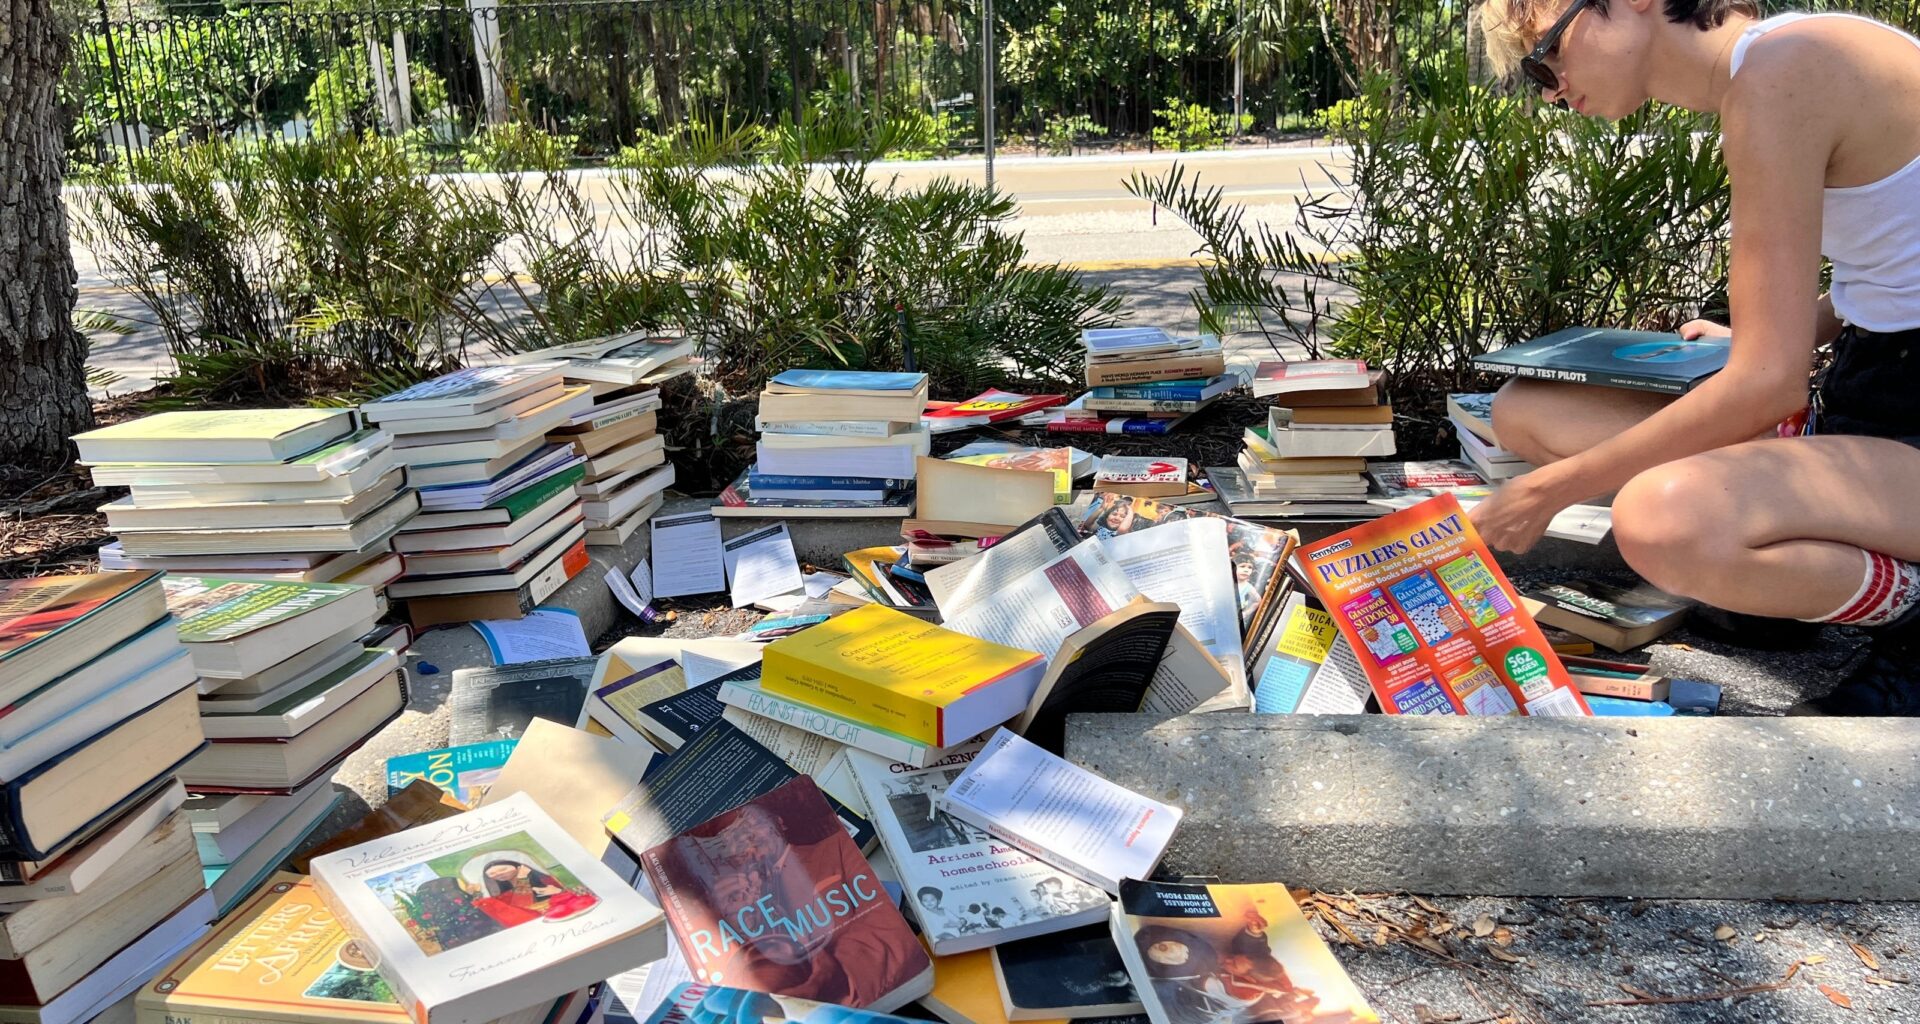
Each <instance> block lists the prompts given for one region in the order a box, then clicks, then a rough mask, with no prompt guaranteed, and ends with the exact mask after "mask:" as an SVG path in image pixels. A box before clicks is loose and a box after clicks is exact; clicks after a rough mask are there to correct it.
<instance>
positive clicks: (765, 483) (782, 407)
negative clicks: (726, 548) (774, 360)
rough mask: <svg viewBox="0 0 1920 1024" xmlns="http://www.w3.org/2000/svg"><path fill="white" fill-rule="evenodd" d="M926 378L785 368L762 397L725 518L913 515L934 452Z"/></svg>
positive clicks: (723, 506)
mask: <svg viewBox="0 0 1920 1024" xmlns="http://www.w3.org/2000/svg"><path fill="white" fill-rule="evenodd" d="M926 405H927V375H926V374H924V373H867V372H858V371H849V370H788V371H786V372H785V373H782V374H780V375H779V376H777V377H775V378H773V379H772V380H771V381H769V382H768V383H767V387H766V390H764V391H762V392H761V393H760V414H759V419H758V421H757V425H758V427H759V429H760V443H759V446H758V449H757V451H756V452H755V461H754V464H753V465H752V466H749V467H748V468H747V470H746V472H744V473H742V474H740V476H739V478H738V479H736V480H734V482H733V483H732V484H730V485H729V486H728V487H727V489H726V490H724V491H722V492H721V493H720V497H719V498H718V499H717V500H716V501H715V502H714V506H713V514H714V515H720V516H759V515H775V516H784V517H836V516H906V515H907V514H909V513H910V512H911V511H912V510H913V501H914V477H915V463H914V460H915V459H917V458H919V457H921V456H924V455H926V454H927V453H928V452H929V451H931V446H930V443H929V438H930V437H931V434H930V433H929V431H928V429H927V427H926V425H925V424H924V423H922V422H921V419H920V414H921V412H922V411H923V410H924V409H925V408H926Z"/></svg>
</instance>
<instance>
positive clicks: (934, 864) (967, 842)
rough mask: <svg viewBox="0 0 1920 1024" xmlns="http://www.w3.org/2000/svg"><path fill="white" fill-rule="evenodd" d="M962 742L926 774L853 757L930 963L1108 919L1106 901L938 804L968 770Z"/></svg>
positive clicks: (976, 746)
mask: <svg viewBox="0 0 1920 1024" xmlns="http://www.w3.org/2000/svg"><path fill="white" fill-rule="evenodd" d="M982 746H983V744H982V743H980V742H973V743H965V744H962V745H960V746H958V747H955V748H954V749H953V750H952V751H950V752H948V754H947V756H946V757H945V758H942V759H941V760H939V761H935V762H934V763H933V764H930V765H928V766H926V767H925V768H915V767H914V766H912V765H909V764H902V763H900V762H898V761H888V760H886V759H885V758H880V757H875V756H874V755H872V754H868V753H866V752H864V751H856V752H854V753H852V754H850V755H849V756H850V757H851V759H852V761H853V773H854V777H855V778H857V779H859V780H860V792H861V795H863V796H865V797H866V800H867V809H868V810H869V811H871V812H872V815H873V822H874V825H875V827H876V828H878V829H879V831H880V843H881V845H882V846H884V847H886V850H887V859H888V860H890V861H892V862H893V867H894V870H895V871H896V872H898V873H899V876H900V884H901V885H902V886H903V887H904V888H905V889H906V894H907V908H908V910H909V911H910V912H911V913H912V914H913V916H914V918H915V919H916V920H918V921H919V922H920V934H921V935H923V936H925V937H926V939H927V941H928V942H930V943H931V944H932V946H933V952H934V954H935V955H936V956H949V955H951V954H954V953H964V952H967V951H969V950H975V949H985V948H987V947H988V946H994V945H998V944H1000V943H1002V942H1010V941H1012V940H1014V939H1019V938H1025V937H1028V936H1033V935H1046V934H1050V933H1053V932H1058V931H1063V930H1065V929H1068V928H1072V927H1075V926H1076V925H1082V924H1086V923H1089V922H1094V921H1104V920H1105V919H1106V916H1107V902H1108V900H1107V894H1106V893H1105V892H1102V891H1101V890H1100V889H1099V888H1097V887H1095V886H1091V885H1088V884H1087V883H1085V882H1082V881H1081V880H1080V879H1078V878H1075V877H1074V876H1072V875H1070V874H1068V873H1067V872H1065V871H1062V870H1060V869H1059V868H1056V867H1054V866H1053V865H1051V864H1048V863H1046V862H1044V861H1039V860H1035V859H1034V858H1033V857H1031V856H1028V855H1027V854H1025V853H1022V852H1020V851H1019V850H1017V849H1014V848H1013V847H1011V846H1009V845H1007V844H1006V843H1004V842H1001V841H1000V840H997V839H995V838H993V837H992V836H989V835H988V834H987V833H986V832H985V831H983V830H982V829H980V828H979V827H978V826H976V825H972V824H969V823H968V822H966V821H963V820H961V819H959V818H957V817H954V816H953V815H952V814H951V813H949V812H948V811H947V810H946V809H945V808H943V807H941V806H940V803H941V799H942V798H943V797H944V796H945V795H946V792H947V786H948V784H950V783H951V782H952V781H953V780H954V778H955V777H957V776H958V775H959V774H960V772H961V770H962V769H964V768H965V767H966V766H967V765H969V764H971V763H973V758H974V755H976V754H978V753H979V752H980V748H981V747H982Z"/></svg>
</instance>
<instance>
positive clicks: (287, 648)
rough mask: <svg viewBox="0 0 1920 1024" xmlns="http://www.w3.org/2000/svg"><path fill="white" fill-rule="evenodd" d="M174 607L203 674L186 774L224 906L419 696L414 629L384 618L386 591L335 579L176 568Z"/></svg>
mask: <svg viewBox="0 0 1920 1024" xmlns="http://www.w3.org/2000/svg"><path fill="white" fill-rule="evenodd" d="M164 586H165V589H166V599H167V607H168V608H169V609H170V610H171V611H172V613H173V615H174V618H175V619H176V620H177V623H178V634H179V638H180V640H181V641H182V642H183V643H184V645H185V646H186V649H187V652H188V654H189V656H190V657H191V658H192V659H193V665H194V668H195V671H196V673H197V674H198V675H199V677H200V692H201V696H200V698H199V701H198V703H197V708H196V712H197V715H198V722H197V723H196V725H195V728H196V730H198V731H201V732H204V733H205V734H206V736H207V739H208V740H209V741H210V742H209V745H208V747H207V749H206V750H204V751H202V752H200V753H199V754H197V755H196V756H195V757H194V758H193V759H192V760H191V761H189V762H187V764H186V766H185V767H184V768H183V769H182V771H181V779H182V781H183V782H185V783H186V785H187V788H188V789H189V790H191V791H192V792H193V793H194V794H195V796H196V799H195V801H194V806H193V807H192V808H191V811H192V817H193V833H194V840H195V842H196V844H197V846H198V849H199V855H200V863H201V864H202V866H203V867H204V868H205V872H206V875H205V880H206V883H207V885H208V886H209V887H211V888H212V889H213V891H214V897H215V901H216V903H217V904H218V906H219V907H220V908H221V909H222V910H223V911H224V910H225V909H227V908H229V907H232V906H233V905H234V904H235V903H237V902H238V901H239V900H240V899H242V898H243V897H245V896H246V895H247V893H249V892H251V891H253V889H254V888H255V887H256V886H258V885H259V884H260V882H261V880H262V879H263V878H264V877H265V876H266V875H267V874H268V873H269V872H271V871H272V870H273V869H274V867H275V866H276V865H278V864H279V863H280V862H281V861H283V860H285V859H286V857H287V856H288V854H290V853H291V852H292V851H293V848H294V847H295V846H297V845H298V844H299V843H300V842H301V841H302V840H304V839H305V838H306V836H307V835H308V834H309V833H311V832H312V831H313V829H314V828H315V827H316V826H318V825H319V824H320V822H321V821H322V820H323V819H325V818H326V816H327V812H328V811H330V810H331V809H332V808H333V805H334V803H335V802H336V801H337V800H338V799H339V797H338V795H337V794H336V793H335V792H334V789H333V786H332V784H331V782H330V781H329V780H330V779H331V777H332V775H333V770H334V769H335V768H336V767H338V766H339V764H340V762H341V761H343V760H345V759H346V757H347V755H348V754H350V753H352V752H353V751H354V750H356V749H358V748H359V747H360V745H361V744H363V743H365V742H366V740H367V739H368V737H370V736H372V735H373V734H374V733H376V732H378V731H379V730H380V728H381V727H382V726H384V725H385V724H386V723H387V722H389V721H391V720H393V719H394V718H395V717H397V716H398V715H399V714H400V710H401V709H402V708H403V707H404V706H405V705H406V678H405V674H404V672H403V671H402V670H401V668H400V651H401V649H402V648H404V646H405V644H406V641H407V634H406V631H405V629H404V628H403V627H402V628H395V629H388V630H382V629H377V628H375V627H374V618H375V614H376V609H375V605H374V600H373V594H372V592H371V591H369V590H368V589H367V588H365V587H356V586H350V585H342V584H333V583H283V582H273V581H263V580H239V579H219V578H215V577H200V576H168V577H167V578H166V580H165V581H164Z"/></svg>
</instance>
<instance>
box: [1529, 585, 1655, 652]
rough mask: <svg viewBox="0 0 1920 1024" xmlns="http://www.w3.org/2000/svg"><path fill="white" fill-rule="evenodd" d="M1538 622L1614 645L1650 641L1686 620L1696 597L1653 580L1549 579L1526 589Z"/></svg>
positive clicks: (1617, 647)
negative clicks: (1665, 588)
mask: <svg viewBox="0 0 1920 1024" xmlns="http://www.w3.org/2000/svg"><path fill="white" fill-rule="evenodd" d="M1525 597H1526V598H1528V599H1530V600H1528V601H1527V602H1526V603H1527V610H1528V611H1530V612H1532V613H1533V617H1534V618H1535V619H1536V620H1538V621H1539V622H1541V623H1543V624H1545V625H1549V626H1553V627H1555V628H1557V629H1564V630H1566V631H1567V632H1569V633H1573V634H1575V635H1577V636H1583V637H1586V638H1587V639H1589V640H1592V641H1593V642H1595V643H1597V644H1601V645H1602V646H1605V647H1607V648H1609V649H1611V650H1615V651H1625V650H1631V649H1633V648H1635V647H1639V646H1640V645H1642V644H1647V643H1652V642H1653V641H1654V640H1656V639H1658V638H1660V637H1662V636H1665V635H1666V634H1668V633H1670V632H1672V631H1673V630H1674V629H1675V628H1676V627H1678V626H1679V625H1680V623H1681V622H1683V621H1685V620H1686V617H1687V612H1688V611H1690V610H1691V609H1692V608H1693V602H1692V601H1688V600H1686V599H1685V598H1679V597H1675V596H1673V595H1672V594H1669V593H1667V592H1665V591H1663V590H1661V589H1659V588H1658V587H1655V586H1654V585H1653V584H1651V583H1645V582H1641V583H1638V584H1635V585H1633V586H1628V587H1622V586H1616V585H1614V584H1611V583H1605V582H1602V581H1600V580H1568V581H1567V582H1565V583H1548V584H1544V585H1542V586H1538V587H1535V588H1533V589H1532V590H1529V591H1527V592H1526V594H1525Z"/></svg>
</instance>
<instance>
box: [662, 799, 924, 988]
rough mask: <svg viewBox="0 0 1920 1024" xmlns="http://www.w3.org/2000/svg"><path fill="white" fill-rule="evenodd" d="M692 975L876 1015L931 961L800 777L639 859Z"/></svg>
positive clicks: (918, 983)
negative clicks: (865, 1010)
mask: <svg viewBox="0 0 1920 1024" xmlns="http://www.w3.org/2000/svg"><path fill="white" fill-rule="evenodd" d="M640 864H641V866H642V867H643V868H645V869H646V872H647V879H648V880H649V881H651V882H652V883H653V889H654V892H656V893H658V894H659V896H660V900H661V904H662V905H663V906H664V907H666V913H667V920H668V922H669V923H670V924H671V925H672V926H673V934H674V938H675V939H676V940H677V941H678V943H679V946H680V949H681V952H682V953H683V954H685V956H686V958H687V964H688V966H690V967H692V968H693V975H694V978H695V979H696V980H698V981H704V982H708V983H716V982H725V983H726V984H728V985H730V986H738V987H741V988H750V989H754V990H756V991H763V992H772V993H776V994H779V995H790V996H798V997H800V998H802V999H812V1000H816V1001H819V1002H827V1003H838V1004H841V1005H843V1006H852V1007H857V1008H860V1009H871V1010H875V1011H878V1012H882V1013H885V1012H888V1011H890V1010H894V1009H898V1008H899V1007H901V1006H904V1005H906V1004H907V1003H910V1002H912V1001H913V1000H915V999H918V998H920V997H921V996H923V995H925V994H926V993H927V992H929V991H931V990H932V988H933V963H932V962H931V961H930V960H929V959H928V958H927V953H926V950H924V949H922V948H921V946H920V942H919V940H918V939H916V938H914V935H913V930H912V929H911V928H909V927H908V926H907V920H906V918H904V917H901V916H900V911H899V909H898V908H896V907H895V906H894V904H893V901H892V899H891V898H889V897H888V895H887V890H886V888H885V886H883V885H882V884H881V882H880V877H879V876H878V875H877V874H875V872H874V870H873V866H872V865H870V864H868V863H867V859H866V858H865V857H863V856H861V854H860V850H859V848H858V847H856V846H855V845H854V843H853V840H852V839H849V838H848V837H847V833H846V830H845V829H843V828H842V827H841V825H840V822H839V820H838V819H837V818H835V817H834V814H833V811H832V809H831V808H829V807H828V806H827V801H826V797H825V796H823V795H822V794H821V792H820V788H819V787H818V786H817V785H815V784H814V781H813V780H812V779H810V778H807V777H805V776H801V777H799V778H796V779H793V780H791V781H789V782H787V783H786V784H784V785H782V786H780V787H779V788H778V789H775V790H773V791H772V792H769V793H767V794H765V795H763V796H759V797H756V798H754V799H753V800H750V801H748V802H747V803H745V804H743V805H741V806H740V807H736V808H734V809H733V810H731V811H727V812H726V813H724V814H721V815H719V816H717V817H714V818H712V819H710V820H708V821H705V822H703V823H701V824H699V825H696V826H694V827H693V828H691V829H688V830H687V831H685V832H683V833H681V834H680V835H678V836H675V837H674V838H672V839H669V840H667V841H666V842H664V843H661V844H660V845H658V846H655V847H653V848H652V849H649V850H647V851H646V852H645V853H644V854H642V855H641V858H640Z"/></svg>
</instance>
